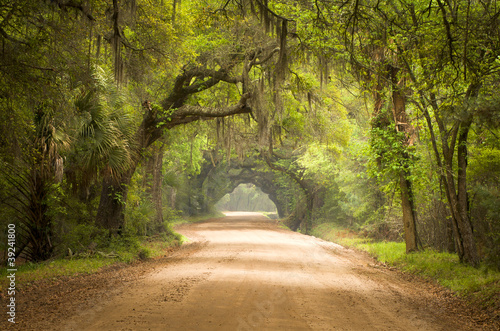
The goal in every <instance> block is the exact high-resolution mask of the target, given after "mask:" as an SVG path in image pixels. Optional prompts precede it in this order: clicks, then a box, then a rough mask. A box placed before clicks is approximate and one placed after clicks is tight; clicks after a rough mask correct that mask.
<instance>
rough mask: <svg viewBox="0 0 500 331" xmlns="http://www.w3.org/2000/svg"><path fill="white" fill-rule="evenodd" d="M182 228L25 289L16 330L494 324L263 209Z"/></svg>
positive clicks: (462, 327)
mask: <svg viewBox="0 0 500 331" xmlns="http://www.w3.org/2000/svg"><path fill="white" fill-rule="evenodd" d="M177 231H178V232H180V233H182V234H183V235H185V236H186V237H188V238H189V240H190V243H189V244H187V245H186V246H184V247H183V248H182V249H180V250H178V251H176V252H174V253H173V254H171V255H169V256H168V257H166V258H163V259H159V260H153V261H149V262H146V263H139V264H136V265H133V266H126V267H122V268H115V269H107V270H106V271H104V272H101V273H99V274H97V275H92V276H88V277H77V278H71V279H67V280H66V281H64V282H62V283H60V284H59V285H57V284H56V285H50V286H49V285H47V286H41V289H38V290H37V289H31V290H30V291H27V292H26V293H24V297H25V299H24V301H22V299H20V300H21V301H22V302H20V304H19V306H18V309H19V316H18V321H19V323H18V324H17V325H16V328H15V329H19V330H405V331H406V330H407V331H410V330H477V329H489V328H488V327H486V326H481V325H480V324H478V323H476V322H477V321H474V320H473V318H472V317H470V316H467V314H466V313H464V311H463V309H462V308H460V307H458V306H457V307H450V302H455V301H454V300H455V299H453V298H443V293H446V292H445V291H440V290H436V287H435V286H433V285H431V284H429V283H426V282H424V281H422V280H419V279H410V278H409V277H406V276H405V275H403V274H401V273H399V272H396V271H393V270H390V269H388V268H385V267H383V266H380V265H378V264H377V263H376V262H375V261H374V260H373V259H371V258H369V257H368V256H366V255H365V254H362V253H359V252H355V251H353V250H349V249H345V248H343V247H342V246H339V245H336V244H333V243H330V242H326V241H323V240H320V239H317V238H314V237H310V236H305V235H302V234H299V233H295V232H291V231H288V230H284V229H281V228H279V227H278V226H277V225H276V222H275V221H270V220H268V219H267V218H265V217H264V216H262V215H259V214H252V213H233V214H230V216H228V217H224V218H218V219H212V220H208V221H205V222H200V223H195V224H186V225H182V226H180V227H178V228H177ZM20 296H21V297H22V295H20ZM445 297H446V295H445ZM450 300H451V301H450ZM456 302H458V301H456ZM459 308H460V309H461V310H459ZM23 311H24V312H23ZM4 322H5V321H1V323H2V324H0V329H1V328H3V327H4V326H6V324H5V323H4Z"/></svg>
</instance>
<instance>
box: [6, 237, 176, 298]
mask: <svg viewBox="0 0 500 331" xmlns="http://www.w3.org/2000/svg"><path fill="white" fill-rule="evenodd" d="M180 244H182V238H181V236H180V235H179V236H175V237H174V236H168V237H166V236H160V235H159V236H154V237H145V238H136V237H122V238H119V239H117V240H115V241H112V242H111V243H110V245H109V247H107V248H106V249H103V250H102V251H101V250H96V251H93V252H85V253H81V254H78V255H74V256H65V257H63V258H58V259H54V260H49V261H44V262H40V263H31V262H28V263H24V264H21V265H18V266H17V268H16V269H17V271H16V287H17V288H18V289H23V288H25V287H27V286H30V285H32V284H34V283H36V282H38V281H41V280H49V281H51V280H54V281H55V280H57V279H58V278H61V277H70V276H78V275H83V274H92V273H95V272H98V271H99V270H101V269H102V268H104V267H107V266H111V265H114V264H118V263H132V262H134V261H137V260H144V259H147V258H156V257H161V256H164V255H165V254H166V252H167V251H169V250H170V249H172V248H173V247H176V246H179V245H180ZM6 276H7V269H6V268H4V267H2V268H0V294H3V293H5V290H6V288H7V287H8V286H7V285H8V281H9V279H8V278H7V277H6Z"/></svg>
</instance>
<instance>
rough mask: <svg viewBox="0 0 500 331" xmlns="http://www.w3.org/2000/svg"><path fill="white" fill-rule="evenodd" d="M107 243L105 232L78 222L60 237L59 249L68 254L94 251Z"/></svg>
mask: <svg viewBox="0 0 500 331" xmlns="http://www.w3.org/2000/svg"><path fill="white" fill-rule="evenodd" d="M107 244H108V238H107V232H106V231H105V230H104V229H100V228H98V227H96V226H95V225H92V224H78V225H76V226H75V227H74V228H72V229H71V230H70V231H69V232H68V233H67V234H65V235H64V236H63V238H62V246H63V247H59V251H63V252H64V253H65V254H68V252H71V253H70V255H74V254H78V253H87V252H88V251H91V252H95V251H96V250H97V249H102V248H103V247H105V246H106V245H107Z"/></svg>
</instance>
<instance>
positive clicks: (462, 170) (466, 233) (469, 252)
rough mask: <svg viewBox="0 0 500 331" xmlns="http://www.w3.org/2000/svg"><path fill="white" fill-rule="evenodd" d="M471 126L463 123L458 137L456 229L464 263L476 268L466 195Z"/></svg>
mask: <svg viewBox="0 0 500 331" xmlns="http://www.w3.org/2000/svg"><path fill="white" fill-rule="evenodd" d="M471 124H472V118H470V119H469V120H467V121H465V122H463V123H462V124H461V127H460V132H459V136H458V151H457V153H458V155H457V164H458V178H457V202H458V206H457V207H458V208H457V209H458V213H459V214H460V218H459V221H460V222H459V223H458V227H459V229H460V233H461V234H462V244H463V250H464V261H465V262H466V263H469V264H470V265H472V266H478V265H479V255H478V253H477V248H476V243H475V240H474V233H473V229H472V223H471V220H470V216H469V197H468V193H467V137H468V134H469V130H470V126H471Z"/></svg>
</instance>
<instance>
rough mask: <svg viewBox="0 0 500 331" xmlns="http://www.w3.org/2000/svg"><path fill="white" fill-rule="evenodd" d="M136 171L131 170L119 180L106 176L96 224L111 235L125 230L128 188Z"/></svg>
mask: <svg viewBox="0 0 500 331" xmlns="http://www.w3.org/2000/svg"><path fill="white" fill-rule="evenodd" d="M134 170H135V167H134ZM134 170H129V171H128V172H127V173H125V174H123V175H122V176H120V177H119V178H117V179H115V178H113V177H111V176H106V177H104V179H103V181H102V190H101V200H100V201H99V208H98V209H97V215H96V223H97V224H98V225H100V226H102V227H103V228H105V229H107V230H109V231H110V234H111V235H116V234H121V231H122V230H123V226H124V224H125V214H124V211H125V204H126V201H127V194H128V186H129V184H130V180H131V179H132V175H133V173H134Z"/></svg>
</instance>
